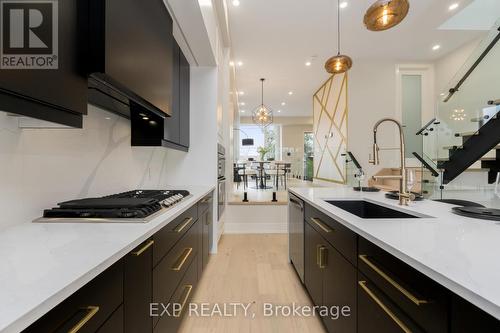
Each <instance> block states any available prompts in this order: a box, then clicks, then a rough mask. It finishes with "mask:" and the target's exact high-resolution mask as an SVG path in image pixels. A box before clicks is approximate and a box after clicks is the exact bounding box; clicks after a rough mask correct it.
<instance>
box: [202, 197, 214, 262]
mask: <svg viewBox="0 0 500 333" xmlns="http://www.w3.org/2000/svg"><path fill="white" fill-rule="evenodd" d="M198 207H199V211H200V222H201V224H202V229H203V230H202V237H201V239H202V242H201V262H202V271H203V270H205V267H206V266H207V264H208V260H209V258H210V250H211V248H212V236H213V193H211V194H209V195H207V196H206V197H205V198H203V199H202V200H201V201H200V203H199V204H198Z"/></svg>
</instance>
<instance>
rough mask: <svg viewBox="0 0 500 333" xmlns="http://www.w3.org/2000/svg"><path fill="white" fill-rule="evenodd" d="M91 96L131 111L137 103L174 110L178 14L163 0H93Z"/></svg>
mask: <svg viewBox="0 0 500 333" xmlns="http://www.w3.org/2000/svg"><path fill="white" fill-rule="evenodd" d="M89 6H90V13H91V16H90V21H89V22H90V34H89V36H90V38H89V40H90V43H89V68H88V73H89V88H90V102H91V103H93V104H97V105H99V106H102V107H104V108H107V109H110V110H112V111H115V112H118V113H121V114H123V115H124V116H126V117H129V116H130V109H131V105H134V107H135V106H138V107H141V108H143V109H144V111H145V112H147V113H153V114H155V115H157V116H159V117H161V118H165V117H168V116H169V115H170V114H171V113H172V86H173V79H174V76H173V59H172V57H173V53H172V49H173V40H174V39H173V36H172V18H171V17H170V15H169V13H168V11H167V8H166V7H165V4H164V3H163V1H162V0H146V1H137V0H90V1H89Z"/></svg>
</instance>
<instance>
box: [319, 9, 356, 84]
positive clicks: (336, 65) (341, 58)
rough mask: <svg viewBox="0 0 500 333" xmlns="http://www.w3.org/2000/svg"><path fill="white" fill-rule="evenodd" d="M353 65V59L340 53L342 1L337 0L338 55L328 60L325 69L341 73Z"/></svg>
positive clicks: (331, 72) (333, 72)
mask: <svg viewBox="0 0 500 333" xmlns="http://www.w3.org/2000/svg"><path fill="white" fill-rule="evenodd" d="M351 67H352V59H351V58H350V57H349V56H346V55H344V54H340V1H339V0H337V55H336V56H333V57H331V58H330V59H328V60H327V61H326V63H325V69H326V71H327V72H328V73H330V74H341V73H344V72H347V71H348V70H349V69H351Z"/></svg>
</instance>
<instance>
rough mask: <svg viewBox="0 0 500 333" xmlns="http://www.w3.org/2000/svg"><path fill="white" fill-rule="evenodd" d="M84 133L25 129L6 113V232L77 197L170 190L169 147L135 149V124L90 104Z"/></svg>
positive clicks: (1, 170)
mask: <svg viewBox="0 0 500 333" xmlns="http://www.w3.org/2000/svg"><path fill="white" fill-rule="evenodd" d="M88 111H89V112H88V116H86V117H84V126H83V129H63V128H59V129H20V128H19V126H18V122H19V118H18V117H12V116H8V115H7V114H6V113H5V112H0V211H1V214H0V230H1V229H3V228H5V227H7V226H9V225H13V224H18V223H25V222H30V221H32V220H33V219H35V218H36V217H38V216H40V215H41V213H42V210H43V209H44V208H50V207H52V206H54V205H55V204H57V202H60V201H65V200H69V199H74V198H83V197H89V196H100V195H106V194H112V193H116V192H120V191H126V190H130V189H135V188H161V187H164V186H166V175H167V173H166V170H165V169H166V165H167V156H168V155H169V154H176V155H177V154H178V152H173V151H171V150H168V149H165V148H137V147H131V146H130V122H129V121H128V120H127V119H124V118H122V117H119V116H117V115H115V114H113V113H109V112H107V111H104V110H101V109H99V108H96V107H94V106H91V105H89V110H88Z"/></svg>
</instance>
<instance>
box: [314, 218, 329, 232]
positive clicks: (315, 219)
mask: <svg viewBox="0 0 500 333" xmlns="http://www.w3.org/2000/svg"><path fill="white" fill-rule="evenodd" d="M311 222H313V223H314V224H316V225H317V226H318V227H319V228H320V229H321V230H323V231H324V232H326V233H327V234H328V233H330V232H332V231H333V229H331V228H330V227H329V226H327V225H326V224H324V223H323V222H322V221H321V220H320V219H318V218H315V217H311Z"/></svg>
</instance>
